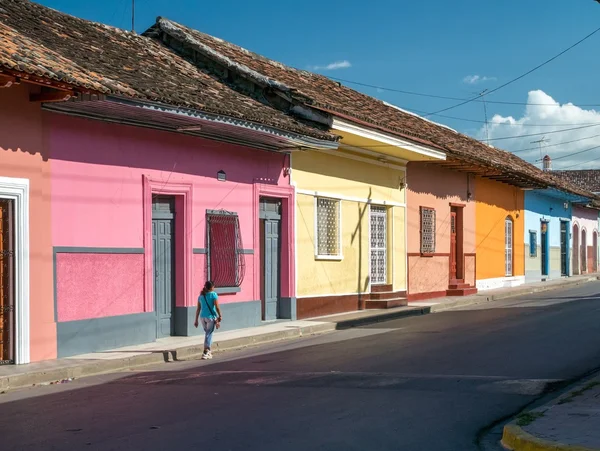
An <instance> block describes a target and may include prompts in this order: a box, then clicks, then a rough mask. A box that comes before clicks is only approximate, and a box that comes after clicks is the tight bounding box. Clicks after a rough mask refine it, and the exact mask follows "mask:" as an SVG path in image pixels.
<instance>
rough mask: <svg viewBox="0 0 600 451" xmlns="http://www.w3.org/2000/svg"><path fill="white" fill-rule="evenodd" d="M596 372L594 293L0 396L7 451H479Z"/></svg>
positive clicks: (599, 349) (0, 445)
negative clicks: (500, 430)
mask: <svg viewBox="0 0 600 451" xmlns="http://www.w3.org/2000/svg"><path fill="white" fill-rule="evenodd" d="M597 367H600V282H594V283H588V284H585V285H582V286H580V287H578V288H575V289H571V290H568V291H551V292H546V293H541V294H539V295H530V296H527V297H524V298H518V299H510V300H506V301H498V302H494V303H490V304H486V305H484V306H475V307H469V308H464V309H460V310H454V311H448V312H444V313H436V314H432V315H426V316H422V317H411V318H405V319H400V320H396V321H390V322H385V323H379V324H376V325H373V326H367V327H361V328H356V329H351V330H342V331H337V332H334V333H330V334H326V335H322V336H317V337H311V338H304V339H300V340H295V341H290V342H282V343H277V344H272V345H267V346H262V347H257V348H252V349H246V350H242V351H235V352H225V353H219V354H215V358H214V360H212V361H208V362H204V361H187V362H173V363H170V364H163V365H157V366H154V367H145V368H144V369H143V370H135V371H129V372H123V373H119V374H111V375H104V376H97V377H92V378H85V379H81V380H75V381H73V382H71V383H68V384H63V385H52V386H44V387H33V388H30V389H26V390H19V391H14V392H8V393H6V394H3V395H0V450H2V451H9V450H102V451H110V450H148V451H153V450H178V451H179V450H200V449H201V450H215V451H217V450H218V451H221V450H244V451H254V450H257V451H258V450H260V451H268V450H277V451H281V450H282V449H283V450H285V451H296V450H298V451H300V450H302V451H305V450H307V449H310V450H311V451H316V450H361V451H365V450H369V451H370V450H428V451H429V450H431V451H433V450H439V451H442V450H452V451H458V450H461V451H464V450H477V449H478V443H477V436H478V434H479V433H480V432H481V431H482V430H483V429H484V428H486V427H488V426H489V425H490V424H492V423H494V422H495V421H496V420H498V419H501V418H503V417H506V416H510V415H512V414H515V413H517V412H518V411H520V410H521V409H522V408H523V407H524V406H526V405H527V404H528V403H530V402H532V401H534V400H535V399H537V398H539V397H540V396H542V395H543V394H544V393H545V392H546V391H547V390H549V389H552V388H554V387H557V386H559V385H560V384H561V383H563V381H569V380H571V379H573V378H577V377H579V376H581V375H583V374H585V373H587V372H589V371H591V370H593V369H595V368H597Z"/></svg>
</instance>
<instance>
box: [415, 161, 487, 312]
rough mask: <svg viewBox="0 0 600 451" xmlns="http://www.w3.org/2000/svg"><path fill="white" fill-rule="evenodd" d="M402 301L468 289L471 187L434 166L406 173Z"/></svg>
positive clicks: (472, 256) (471, 279)
mask: <svg viewBox="0 0 600 451" xmlns="http://www.w3.org/2000/svg"><path fill="white" fill-rule="evenodd" d="M407 178H408V187H407V199H406V200H407V210H408V215H407V217H408V220H407V222H408V227H407V241H408V247H407V253H408V257H407V258H408V265H407V272H408V300H409V302H410V301H419V300H423V299H429V298H435V297H440V296H446V295H447V294H448V295H462V294H467V293H470V292H471V291H473V288H472V287H473V286H474V285H475V258H476V257H475V202H473V201H472V200H471V199H472V198H473V197H474V195H475V193H474V190H475V187H474V183H473V181H472V180H471V178H470V176H469V175H467V174H465V173H462V172H456V171H450V170H448V169H444V168H442V167H440V166H438V165H435V164H429V163H420V162H419V163H415V162H411V163H409V164H408V169H407Z"/></svg>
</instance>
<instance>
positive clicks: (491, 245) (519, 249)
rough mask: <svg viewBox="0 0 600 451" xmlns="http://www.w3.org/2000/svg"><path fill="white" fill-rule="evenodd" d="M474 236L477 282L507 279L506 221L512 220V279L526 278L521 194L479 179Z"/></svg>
mask: <svg viewBox="0 0 600 451" xmlns="http://www.w3.org/2000/svg"><path fill="white" fill-rule="evenodd" d="M475 184H476V191H475V192H476V193H477V194H476V199H475V202H476V208H475V216H476V223H475V233H476V253H477V280H484V279H493V278H498V277H505V275H506V274H505V266H504V252H505V231H504V221H505V219H506V217H507V216H510V217H511V218H512V219H513V276H523V275H524V274H525V268H524V265H525V254H524V252H525V245H524V243H523V236H525V214H524V211H523V206H524V193H523V191H522V190H520V189H518V188H516V187H513V186H510V185H506V184H504V183H499V182H495V181H492V180H487V179H482V178H479V177H477V178H476V179H475Z"/></svg>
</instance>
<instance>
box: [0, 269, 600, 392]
mask: <svg viewBox="0 0 600 451" xmlns="http://www.w3.org/2000/svg"><path fill="white" fill-rule="evenodd" d="M592 280H597V276H590V275H587V276H578V277H571V278H569V279H560V280H555V281H550V282H541V283H535V284H529V285H527V286H521V287H516V288H504V289H499V290H490V291H486V292H483V293H479V294H475V295H472V296H465V297H445V298H438V299H432V300H430V301H424V302H414V303H411V304H410V305H409V306H408V307H400V308H395V309H389V310H363V311H358V312H352V313H345V314H340V315H331V316H326V317H320V318H314V319H311V320H303V321H282V322H275V323H270V324H266V325H263V326H259V327H252V328H247V329H240V330H234V331H227V332H216V333H215V339H214V343H213V350H215V351H217V352H218V351H224V350H232V349H239V348H243V347H247V346H255V345H259V344H264V343H269V342H273V341H279V340H286V339H293V338H300V337H303V336H309V335H315V334H321V333H326V332H332V331H335V330H340V329H346V328H351V327H359V326H363V325H367V324H373V323H377V322H381V321H389V320H393V319H398V318H403V317H408V316H415V315H425V314H428V313H435V312H442V311H446V310H450V309H453V308H460V307H466V306H469V305H476V304H481V303H486V302H492V301H496V300H500V299H506V298H511V297H516V296H522V295H526V294H531V293H537V292H541V291H548V290H553V289H559V288H570V287H574V286H577V285H580V284H583V283H587V282H590V281H592ZM202 351H203V337H201V336H196V337H169V338H165V339H160V340H157V341H156V342H153V343H147V344H143V345H138V346H128V347H125V348H118V349H113V350H107V351H103V352H96V353H93V354H85V355H78V356H74V357H70V358H63V359H57V360H51V361H46V362H36V363H31V364H27V365H6V366H0V391H5V390H7V389H14V388H21V387H27V386H32V385H39V384H49V383H55V382H57V381H59V382H60V381H62V380H68V379H72V378H80V377H85V376H92V375H95V374H102V373H110V372H115V371H121V370H124V369H128V368H135V367H138V366H143V365H149V364H155V363H160V362H166V361H169V360H183V359H192V358H195V357H196V358H197V357H199V356H200V355H201V354H202Z"/></svg>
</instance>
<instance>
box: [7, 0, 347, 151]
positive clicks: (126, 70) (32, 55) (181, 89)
mask: <svg viewBox="0 0 600 451" xmlns="http://www.w3.org/2000/svg"><path fill="white" fill-rule="evenodd" d="M3 69H4V71H5V72H6V71H15V72H19V73H26V74H30V75H35V76H38V77H43V78H46V79H51V80H54V81H59V82H63V83H67V84H69V85H71V86H73V87H77V88H83V89H87V90H92V91H96V92H99V93H104V94H110V95H115V96H125V97H130V98H135V99H138V100H142V101H144V100H146V101H156V102H160V103H164V104H168V105H172V106H177V107H185V108H190V109H196V110H200V111H202V112H206V113H212V114H218V115H224V116H228V117H232V118H235V119H240V120H245V121H250V122H255V123H258V124H262V125H266V126H269V127H274V128H277V129H280V130H284V131H288V132H294V133H298V134H301V135H306V136H311V137H315V138H319V139H326V140H334V139H335V137H334V136H333V135H331V134H330V133H328V132H326V131H325V130H323V129H320V128H319V127H317V126H315V125H314V124H307V123H303V122H301V121H299V120H298V119H297V118H293V117H291V116H289V115H286V114H285V113H283V112H281V111H278V110H276V109H274V108H271V107H268V106H266V105H264V104H262V103H260V102H258V101H256V100H254V99H252V98H250V97H248V96H244V95H242V94H240V93H238V92H236V91H234V90H232V89H231V88H229V87H228V86H227V85H224V84H223V83H220V82H219V81H218V80H216V79H215V78H213V77H211V76H209V75H208V74H206V73H204V72H202V71H201V70H199V69H198V68H197V67H195V66H194V65H192V64H190V63H188V62H187V61H185V60H184V59H182V58H180V57H178V56H177V55H176V54H175V53H173V52H172V51H171V50H169V49H167V48H166V47H164V46H162V45H161V44H159V43H158V42H156V41H155V40H152V39H149V38H147V37H144V36H139V35H137V34H135V33H131V32H128V31H124V30H120V29H117V28H113V27H109V26H106V25H102V24H98V23H93V22H89V21H86V20H82V19H78V18H76V17H72V16H69V15H67V14H63V13H60V12H58V11H55V10H53V9H50V8H46V7H44V6H41V5H38V4H36V3H32V2H29V1H27V0H2V2H1V3H0V70H3Z"/></svg>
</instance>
